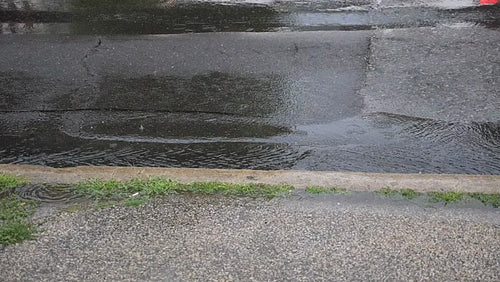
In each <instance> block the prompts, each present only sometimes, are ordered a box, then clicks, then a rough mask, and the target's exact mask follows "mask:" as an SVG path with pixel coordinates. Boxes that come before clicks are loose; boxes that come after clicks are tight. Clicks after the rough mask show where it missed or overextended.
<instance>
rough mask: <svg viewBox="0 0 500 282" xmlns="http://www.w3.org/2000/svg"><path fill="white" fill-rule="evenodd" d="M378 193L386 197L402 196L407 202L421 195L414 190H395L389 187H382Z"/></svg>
mask: <svg viewBox="0 0 500 282" xmlns="http://www.w3.org/2000/svg"><path fill="white" fill-rule="evenodd" d="M377 193H379V194H381V195H384V196H386V197H392V196H396V195H401V197H403V198H405V199H407V200H413V199H415V198H416V197H418V196H419V193H417V192H415V191H414V190H412V189H401V190H393V189H391V187H389V186H386V187H382V189H380V190H379V191H378V192H377Z"/></svg>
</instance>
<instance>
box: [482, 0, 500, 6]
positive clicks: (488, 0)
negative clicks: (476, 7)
mask: <svg viewBox="0 0 500 282" xmlns="http://www.w3.org/2000/svg"><path fill="white" fill-rule="evenodd" d="M479 4H481V5H487V4H498V0H479Z"/></svg>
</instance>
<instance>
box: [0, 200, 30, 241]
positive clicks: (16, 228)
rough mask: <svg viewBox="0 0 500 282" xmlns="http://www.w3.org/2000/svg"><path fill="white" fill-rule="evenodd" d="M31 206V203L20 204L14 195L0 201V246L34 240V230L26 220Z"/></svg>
mask: <svg viewBox="0 0 500 282" xmlns="http://www.w3.org/2000/svg"><path fill="white" fill-rule="evenodd" d="M33 206H34V203H33V202H32V201H28V202H21V201H19V200H18V199H17V197H16V196H14V195H11V196H9V197H7V198H3V199H0V244H13V243H18V242H21V241H23V240H26V239H33V238H34V237H33V233H34V232H35V231H36V230H35V228H34V226H33V225H32V223H31V222H30V221H29V220H28V217H29V216H30V215H31V213H32V212H33Z"/></svg>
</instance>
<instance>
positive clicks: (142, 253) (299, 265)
mask: <svg viewBox="0 0 500 282" xmlns="http://www.w3.org/2000/svg"><path fill="white" fill-rule="evenodd" d="M499 215H500V211H499V210H498V209H487V208H478V207H465V206H461V207H460V206H459V207H449V206H448V207H444V206H439V205H429V204H423V203H420V204H418V203H411V202H408V201H396V200H385V199H376V197H373V196H372V197H371V198H370V197H369V198H367V199H363V198H362V197H357V196H336V195H330V196H319V197H312V196H307V195H296V196H293V197H291V198H286V199H275V200H271V201H267V200H253V199H232V198H225V197H218V196H189V195H187V196H183V195H177V196H170V197H166V198H161V199H157V200H154V201H153V202H150V203H149V204H146V205H144V206H141V207H119V208H111V209H102V210H96V209H86V210H81V211H77V212H74V213H69V212H57V213H53V214H52V215H51V216H50V217H43V216H42V217H40V216H39V217H38V221H40V222H43V223H42V224H41V230H42V232H41V233H40V234H39V236H38V239H37V240H35V241H28V242H25V243H23V244H18V245H14V246H8V247H6V248H5V249H4V250H3V251H0V269H2V278H1V280H3V281H35V280H36V281H60V280H65V281H82V280H86V281H98V280H99V281H102V280H129V281H130V280H134V281H137V280H162V281H177V280H181V281H193V280H198V281H200V280H201V281H213V280H217V281H232V280H245V281H247V280H255V281H266V280H267V281H269V280H280V281H282V280H294V281H312V280H363V281H366V280H389V281H394V280H399V281H410V280H412V281H415V280H433V281H450V280H476V281H477V280H481V281H499V279H500V273H499V269H500V216H499Z"/></svg>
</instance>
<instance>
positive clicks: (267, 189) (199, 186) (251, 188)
mask: <svg viewBox="0 0 500 282" xmlns="http://www.w3.org/2000/svg"><path fill="white" fill-rule="evenodd" d="M76 188H77V189H78V190H79V191H80V192H81V193H83V194H84V195H86V196H88V197H89V198H93V199H96V200H102V201H104V200H123V199H126V198H130V197H132V196H133V197H136V196H139V197H140V199H143V200H144V199H147V198H150V197H153V196H157V195H168V194H173V193H201V194H221V195H227V196H240V197H266V198H274V197H276V196H281V195H286V194H288V193H290V191H291V190H292V189H293V186H291V185H268V184H260V183H251V184H232V183H222V182H193V183H187V184H184V183H180V182H178V181H174V180H170V179H165V178H159V177H152V178H149V179H139V178H134V179H132V180H129V181H126V182H120V181H116V180H107V181H103V180H98V179H94V180H88V181H83V182H79V183H77V184H76ZM127 202H130V204H131V205H134V204H136V203H138V202H135V201H133V200H129V201H127Z"/></svg>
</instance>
